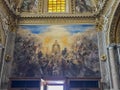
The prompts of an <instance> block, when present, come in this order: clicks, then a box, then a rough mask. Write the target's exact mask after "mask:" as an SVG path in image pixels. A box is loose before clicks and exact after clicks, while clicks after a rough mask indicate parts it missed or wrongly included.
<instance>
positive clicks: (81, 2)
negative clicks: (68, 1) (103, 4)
mask: <svg viewBox="0 0 120 90" xmlns="http://www.w3.org/2000/svg"><path fill="white" fill-rule="evenodd" d="M76 11H77V12H81V13H83V12H92V7H91V6H90V5H88V4H87V3H86V1H85V0H76Z"/></svg>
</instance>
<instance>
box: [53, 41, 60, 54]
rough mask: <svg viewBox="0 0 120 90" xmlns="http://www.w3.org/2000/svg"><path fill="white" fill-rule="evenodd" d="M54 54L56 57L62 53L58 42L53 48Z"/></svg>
mask: <svg viewBox="0 0 120 90" xmlns="http://www.w3.org/2000/svg"><path fill="white" fill-rule="evenodd" d="M52 53H53V54H55V55H56V54H59V53H60V45H59V44H58V42H57V40H55V42H54V44H53V46H52Z"/></svg>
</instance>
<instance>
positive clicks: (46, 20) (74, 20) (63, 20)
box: [19, 17, 95, 25]
mask: <svg viewBox="0 0 120 90" xmlns="http://www.w3.org/2000/svg"><path fill="white" fill-rule="evenodd" d="M80 23H86V24H87V23H88V24H89V23H93V24H95V17H91V18H84V19H83V18H80V17H52V18H51V17H38V18H20V20H19V24H20V25H22V24H27V25H30V24H34V25H36V24H80Z"/></svg>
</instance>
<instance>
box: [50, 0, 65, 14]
mask: <svg viewBox="0 0 120 90" xmlns="http://www.w3.org/2000/svg"><path fill="white" fill-rule="evenodd" d="M65 11H66V0H48V12H49V13H51V12H57V13H59V12H65Z"/></svg>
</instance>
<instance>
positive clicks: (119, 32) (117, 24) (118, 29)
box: [109, 3, 120, 44]
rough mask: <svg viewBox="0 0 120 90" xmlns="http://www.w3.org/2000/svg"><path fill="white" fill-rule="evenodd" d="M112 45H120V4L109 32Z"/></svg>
mask: <svg viewBox="0 0 120 90" xmlns="http://www.w3.org/2000/svg"><path fill="white" fill-rule="evenodd" d="M109 40H110V43H115V44H118V43H120V3H119V5H118V7H117V9H116V10H115V13H114V16H113V19H112V22H111V26H110V32H109Z"/></svg>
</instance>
